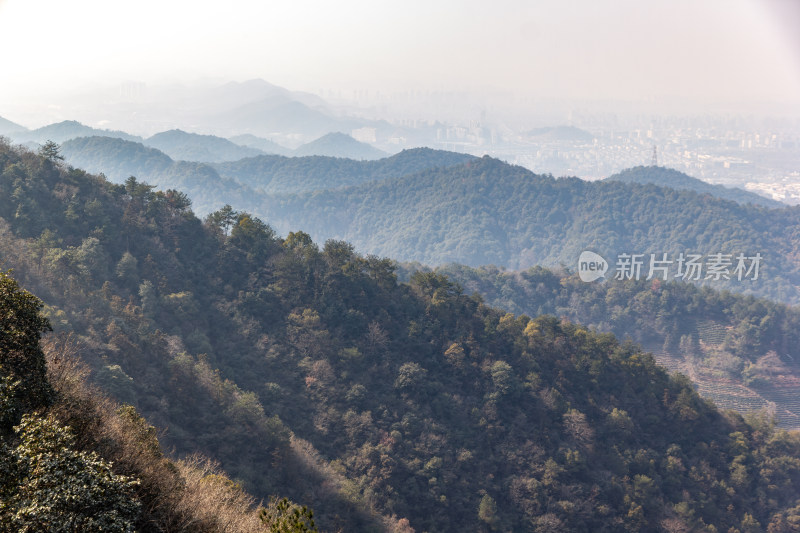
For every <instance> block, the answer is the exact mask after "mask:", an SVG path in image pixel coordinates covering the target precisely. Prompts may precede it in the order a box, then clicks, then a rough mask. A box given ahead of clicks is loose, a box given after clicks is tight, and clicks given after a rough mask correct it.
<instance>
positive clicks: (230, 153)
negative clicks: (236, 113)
mask: <svg viewBox="0 0 800 533" xmlns="http://www.w3.org/2000/svg"><path fill="white" fill-rule="evenodd" d="M144 144H146V145H147V146H151V147H153V148H158V149H159V150H161V151H162V152H164V153H165V154H167V155H168V156H170V157H171V158H172V159H174V160H180V161H197V162H200V163H213V162H220V161H236V160H237V159H242V158H245V157H253V156H256V155H261V154H263V153H264V152H262V151H261V150H258V149H256V148H251V147H246V146H241V145H238V144H236V143H234V142H232V141H229V140H228V139H223V138H222V137H217V136H214V135H200V134H197V133H187V132H185V131H182V130H169V131H164V132H161V133H157V134H155V135H153V136H152V137H148V138H147V139H145V141H144Z"/></svg>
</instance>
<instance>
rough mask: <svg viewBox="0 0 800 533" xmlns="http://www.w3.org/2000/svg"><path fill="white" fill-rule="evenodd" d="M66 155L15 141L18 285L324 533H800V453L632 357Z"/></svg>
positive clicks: (263, 492)
mask: <svg viewBox="0 0 800 533" xmlns="http://www.w3.org/2000/svg"><path fill="white" fill-rule="evenodd" d="M58 158H59V156H58V153H57V152H55V151H52V150H51V151H45V152H43V155H41V156H37V155H35V154H32V153H29V152H26V151H25V150H23V149H18V148H12V147H10V146H8V145H5V144H0V169H2V172H1V173H0V193H2V194H0V218H2V219H3V222H2V224H1V225H0V257H1V258H2V261H3V266H4V267H6V268H7V267H13V268H14V269H15V270H14V275H15V276H17V277H18V279H19V280H20V281H21V283H22V284H23V286H24V287H26V288H28V289H30V290H32V291H33V292H34V293H35V294H37V296H39V297H41V298H42V299H43V301H44V303H45V307H44V313H45V315H46V316H47V317H48V318H49V320H50V322H51V323H52V325H53V328H54V329H55V330H56V331H57V332H61V333H66V332H72V333H73V335H74V336H75V339H76V341H77V342H78V343H79V346H80V347H81V351H82V353H83V354H84V357H85V358H86V359H87V361H88V362H89V364H90V365H91V366H92V368H93V376H94V380H95V381H96V382H97V383H98V384H100V385H101V386H103V387H105V388H106V389H108V390H109V391H111V392H112V393H113V394H114V395H115V397H117V398H119V399H121V400H123V401H126V402H130V403H132V404H133V405H135V406H136V408H137V409H138V410H139V412H141V413H142V414H143V415H144V416H145V417H146V419H147V420H148V421H149V422H150V423H153V424H155V425H156V426H157V427H159V428H166V432H165V433H164V435H163V438H162V439H161V440H162V442H163V443H164V444H165V446H166V447H167V449H172V450H174V451H175V453H176V454H177V455H179V456H183V455H185V454H189V453H192V452H197V451H199V452H203V453H205V454H207V455H209V456H211V457H212V458H215V459H217V460H219V461H220V462H221V464H222V467H223V468H224V469H225V470H226V471H227V472H228V473H229V474H230V475H231V476H232V477H233V478H234V479H236V480H240V481H241V482H242V483H243V484H244V486H245V487H246V488H247V489H249V490H250V491H252V493H253V494H255V495H256V496H257V497H266V496H268V495H271V494H280V495H285V496H288V497H290V498H291V499H292V500H294V501H296V502H301V503H303V504H308V505H310V506H311V507H313V508H314V509H315V511H316V512H315V518H316V519H317V521H318V524H319V525H320V527H321V528H322V529H325V530H339V529H341V530H344V531H370V530H375V531H379V530H383V531H410V530H411V528H413V529H414V530H416V531H434V530H436V531H494V530H501V531H525V530H534V531H565V530H572V531H620V530H630V531H643V530H650V531H655V530H664V531H681V530H704V531H729V530H736V529H738V530H740V531H753V530H758V529H759V528H761V529H764V528H767V527H769V528H770V530H771V531H791V530H792V528H794V527H795V526H796V524H797V523H798V522H799V521H800V511H798V509H800V440H798V437H797V436H796V435H793V434H788V433H785V432H783V431H780V430H776V429H775V428H774V427H773V426H772V425H771V424H770V422H769V421H768V420H766V419H764V418H760V417H750V418H749V419H747V420H745V419H743V418H742V417H741V416H739V415H737V414H735V413H725V414H723V413H720V412H719V411H718V410H717V409H716V408H715V407H714V406H713V405H711V404H709V403H707V402H705V401H703V400H702V399H701V398H700V397H699V396H698V395H697V394H696V393H695V392H694V390H693V388H692V385H691V383H690V382H689V380H688V379H686V378H683V377H680V376H677V377H670V376H669V375H668V374H667V373H666V372H665V371H664V370H663V369H661V368H660V367H658V366H657V365H656V364H655V361H654V360H653V358H652V357H651V356H650V355H647V354H644V353H642V352H641V351H640V350H639V349H638V348H637V347H636V346H634V345H632V344H627V343H622V344H620V343H619V342H618V341H617V340H616V339H615V338H614V337H613V336H611V335H608V334H597V333H592V332H590V331H588V330H587V329H585V328H583V327H581V326H578V325H575V324H573V323H570V322H569V321H564V320H559V319H557V318H554V317H552V316H541V317H538V318H535V319H530V318H528V317H527V316H524V315H521V316H514V315H512V314H508V313H506V312H504V311H500V310H498V309H495V308H491V307H488V306H486V305H483V304H482V303H481V302H480V301H479V299H477V298H472V297H468V296H465V295H464V294H463V291H462V289H461V288H460V287H459V286H458V285H456V284H454V283H452V282H451V281H450V280H448V279H447V278H445V277H443V276H440V275H437V274H434V273H420V274H417V275H415V276H413V278H412V279H411V281H410V283H409V284H403V283H398V282H397V280H396V274H395V265H394V263H393V262H392V261H390V260H387V259H380V258H378V257H375V256H366V257H363V256H360V255H358V254H356V253H355V252H354V251H353V247H352V246H351V245H349V244H347V243H345V242H342V241H328V242H326V243H325V244H324V245H323V246H321V247H320V246H318V245H317V244H315V243H314V242H313V241H312V240H311V239H310V238H309V236H308V235H307V234H305V233H302V232H300V231H295V232H293V233H290V234H288V235H287V237H286V238H279V237H277V236H276V235H275V233H274V232H273V230H272V229H271V228H270V227H269V226H268V225H266V224H265V223H264V222H262V221H260V220H259V219H257V218H255V217H254V216H252V215H249V214H247V213H244V212H241V211H237V210H235V209H232V208H224V209H221V210H219V211H216V212H214V213H212V214H211V215H210V216H209V217H207V218H206V220H205V221H201V220H199V219H198V218H196V217H195V216H194V214H193V213H192V212H191V210H190V202H189V200H188V198H187V196H186V195H184V194H182V193H180V192H177V191H174V190H167V191H155V190H154V189H153V188H152V187H151V186H148V185H146V184H144V183H142V182H140V181H138V180H136V179H128V180H127V181H126V182H125V183H124V184H111V183H109V182H107V181H105V180H104V179H102V178H100V177H97V176H92V175H88V174H86V173H85V172H84V171H81V170H77V169H73V168H69V167H67V166H65V165H64V164H63V163H62V162H60V161H59V159H58ZM483 164H489V165H494V164H496V163H495V162H492V161H482V162H481V165H483ZM481 165H476V166H475V167H470V168H473V169H477V171H480V169H481ZM503 168H509V169H511V168H512V167H506V166H504V167H503ZM487 172H488V170H487ZM514 172H516V170H514ZM542 179H544V178H542ZM488 181H489V180H488V179H487V180H484V182H483V183H484V197H490V195H489V194H488V193H490V192H491V187H490V186H489V184H488V183H487V182H488ZM547 183H550V184H551V185H550V186H551V187H554V186H556V185H553V184H552V183H556V184H557V183H559V182H552V183H551V182H547ZM564 183H571V181H565V182H564ZM453 186H454V187H455V186H456V185H455V184H454V185H453ZM476 192H477V191H476ZM653 194H657V191H656V192H653ZM661 194H664V193H661ZM787 216H788V215H787ZM299 229H302V228H296V230H299Z"/></svg>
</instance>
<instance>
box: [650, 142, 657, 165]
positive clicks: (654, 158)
mask: <svg viewBox="0 0 800 533" xmlns="http://www.w3.org/2000/svg"><path fill="white" fill-rule="evenodd" d="M651 165H652V166H654V167H657V166H658V150H657V149H656V145H655V144H654V145H653V162H652V163H651Z"/></svg>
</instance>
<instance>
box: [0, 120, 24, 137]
mask: <svg viewBox="0 0 800 533" xmlns="http://www.w3.org/2000/svg"><path fill="white" fill-rule="evenodd" d="M27 129H28V128H26V127H25V126H20V125H19V124H17V123H16V122H11V121H10V120H8V119H7V118H3V117H0V135H8V134H10V133H16V132H22V131H27Z"/></svg>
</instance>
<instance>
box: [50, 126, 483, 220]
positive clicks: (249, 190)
mask: <svg viewBox="0 0 800 533" xmlns="http://www.w3.org/2000/svg"><path fill="white" fill-rule="evenodd" d="M61 152H62V154H63V155H64V156H65V157H66V159H67V161H68V162H69V163H70V164H72V165H74V166H78V167H81V168H85V169H88V170H90V171H92V172H102V173H104V174H105V175H106V176H107V177H108V178H109V179H111V180H112V181H115V182H117V183H122V182H123V181H124V180H125V179H127V178H128V177H129V176H136V177H137V178H139V179H141V180H143V181H146V182H148V183H152V184H155V185H158V186H159V187H161V188H165V189H166V188H177V189H182V190H185V191H188V192H189V194H190V195H191V197H192V200H193V205H194V209H195V211H196V212H198V213H199V214H206V213H209V212H211V211H213V210H216V209H218V208H219V207H221V206H222V205H224V204H225V203H230V204H231V205H233V204H236V205H241V206H243V207H247V208H248V209H252V208H258V207H259V206H260V205H262V203H263V198H264V197H265V195H266V193H275V194H278V193H282V194H292V193H300V192H306V191H313V190H317V189H334V188H339V187H347V186H351V185H357V184H361V183H364V182H366V181H370V180H376V179H387V178H389V177H398V176H404V175H407V174H411V173H415V172H419V171H420V170H424V169H427V168H439V167H447V166H451V165H456V164H461V163H464V162H465V161H469V160H471V159H474V158H473V157H472V156H469V155H465V154H457V153H454V152H445V151H441V150H433V149H430V148H416V149H411V150H404V151H403V152H401V153H399V154H395V155H394V156H390V157H386V158H383V159H380V160H377V161H355V160H352V159H342V158H336V157H324V156H306V157H284V156H279V155H260V156H256V157H250V158H245V159H242V160H239V161H234V162H226V163H213V164H207V163H199V162H191V161H174V160H173V159H172V158H170V157H169V156H168V155H166V154H165V153H163V152H161V151H160V150H158V149H156V148H152V147H148V146H145V145H144V144H142V143H138V142H131V141H125V140H123V139H117V138H109V137H85V138H78V139H73V140H70V141H67V142H65V143H63V144H62V145H61ZM257 189H258V190H260V191H261V192H257V191H256V190H257Z"/></svg>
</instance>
